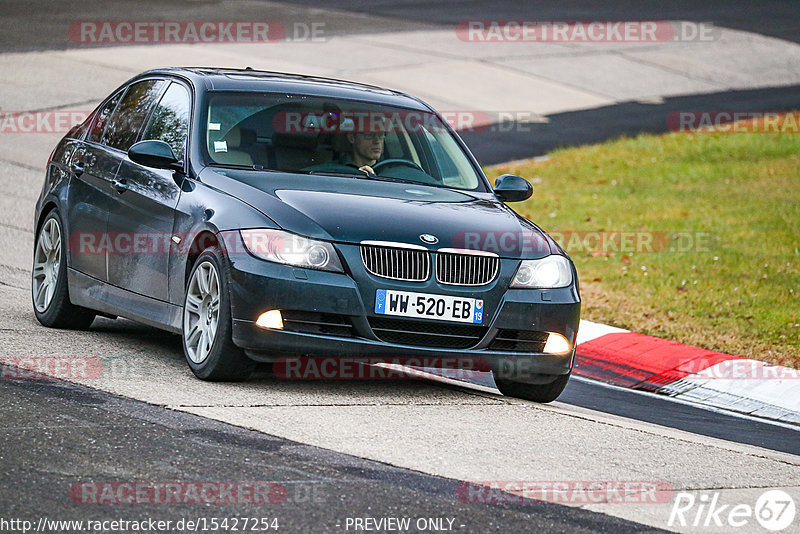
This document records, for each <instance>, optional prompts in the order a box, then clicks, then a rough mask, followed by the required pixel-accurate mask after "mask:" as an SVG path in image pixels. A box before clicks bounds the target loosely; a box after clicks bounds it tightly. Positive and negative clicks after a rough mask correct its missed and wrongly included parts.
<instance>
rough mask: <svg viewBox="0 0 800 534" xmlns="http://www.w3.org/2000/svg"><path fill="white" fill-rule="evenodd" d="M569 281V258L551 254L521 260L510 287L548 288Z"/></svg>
mask: <svg viewBox="0 0 800 534" xmlns="http://www.w3.org/2000/svg"><path fill="white" fill-rule="evenodd" d="M571 283H572V268H571V266H570V264H569V260H568V259H567V258H565V257H564V256H559V255H556V254H553V255H552V256H546V257H544V258H542V259H539V260H523V261H522V263H521V264H520V266H519V269H517V274H515V275H514V279H513V280H512V281H511V287H513V288H540V289H549V288H556V287H567V286H568V285H570V284H571Z"/></svg>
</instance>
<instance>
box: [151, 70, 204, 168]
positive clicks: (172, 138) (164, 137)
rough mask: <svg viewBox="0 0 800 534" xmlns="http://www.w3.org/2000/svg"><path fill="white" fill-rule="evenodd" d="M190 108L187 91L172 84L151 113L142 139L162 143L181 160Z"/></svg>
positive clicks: (181, 86)
mask: <svg viewBox="0 0 800 534" xmlns="http://www.w3.org/2000/svg"><path fill="white" fill-rule="evenodd" d="M191 107H192V102H191V97H190V96H189V91H188V90H187V89H186V88H185V87H184V86H183V85H181V84H179V83H174V82H173V83H172V84H171V85H170V86H169V89H167V92H166V93H164V96H163V97H162V98H161V102H159V104H158V106H157V107H156V109H155V111H154V112H153V115H152V117H151V118H150V123H149V124H148V125H147V129H146V130H145V132H144V136H143V137H142V139H157V140H160V141H164V142H166V143H167V144H168V145H169V146H171V147H172V151H173V152H175V155H176V156H177V157H178V159H183V153H184V150H185V149H186V137H187V135H188V134H189V113H190V111H191Z"/></svg>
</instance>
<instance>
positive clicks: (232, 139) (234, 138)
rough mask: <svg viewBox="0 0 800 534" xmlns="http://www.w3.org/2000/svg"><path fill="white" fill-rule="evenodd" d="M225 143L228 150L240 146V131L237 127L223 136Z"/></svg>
mask: <svg viewBox="0 0 800 534" xmlns="http://www.w3.org/2000/svg"><path fill="white" fill-rule="evenodd" d="M225 143H227V145H228V148H239V145H241V144H242V129H241V128H239V127H238V126H234V127H233V128H231V129H230V130H229V131H228V133H226V134H225Z"/></svg>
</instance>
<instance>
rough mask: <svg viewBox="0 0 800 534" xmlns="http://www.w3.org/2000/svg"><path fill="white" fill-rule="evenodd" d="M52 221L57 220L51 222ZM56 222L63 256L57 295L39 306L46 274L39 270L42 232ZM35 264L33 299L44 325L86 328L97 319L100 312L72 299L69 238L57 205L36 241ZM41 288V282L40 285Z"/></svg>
mask: <svg viewBox="0 0 800 534" xmlns="http://www.w3.org/2000/svg"><path fill="white" fill-rule="evenodd" d="M50 221H54V223H51V222H50ZM53 224H55V225H57V227H58V231H59V241H60V245H59V246H60V247H61V248H60V259H59V261H58V268H57V269H56V270H55V273H56V276H55V284H53V286H54V289H53V295H52V297H51V298H50V301H49V303H47V304H46V306H45V307H44V309H40V306H37V302H36V301H37V280H39V279H40V278H42V277H43V276H44V275H42V274H41V273H39V272H37V271H36V265H37V260H38V259H39V246H40V243H39V241H40V239H42V233H43V232H44V230H45V228H51V227H52V225H53ZM33 247H34V248H33V266H32V267H31V303H32V304H33V313H34V314H35V315H36V319H37V320H38V321H39V322H40V323H41V324H42V325H44V326H47V327H49V328H69V329H74V330H85V329H87V328H89V326H90V325H91V324H92V321H94V318H95V315H96V313H95V312H94V311H92V310H89V309H86V308H83V307H81V306H76V305H75V304H73V303H72V302H70V300H69V284H68V283H67V254H66V252H67V240H66V237H65V235H64V225H63V224H62V223H61V217H60V215H59V213H58V210H56V209H53V210H51V211H50V213H48V214H47V217H45V219H44V221H43V222H42V224H41V226H40V227H39V231H38V232H37V234H36V240H35V242H34V245H33ZM38 288H41V284H39V285H38Z"/></svg>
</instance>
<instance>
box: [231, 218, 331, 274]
mask: <svg viewBox="0 0 800 534" xmlns="http://www.w3.org/2000/svg"><path fill="white" fill-rule="evenodd" d="M239 233H240V234H241V235H242V240H243V241H244V245H245V246H246V247H247V250H249V251H250V253H251V254H253V255H254V256H256V257H259V258H261V259H262V260H267V261H274V262H277V263H283V264H285V265H292V266H294V267H304V268H306V269H319V270H321V271H333V272H335V273H341V272H344V269H342V264H341V262H340V261H339V255H338V254H336V250H335V249H334V248H333V245H332V244H330V243H328V242H327V241H319V240H317V239H309V238H307V237H302V236H299V235H296V234H291V233H289V232H284V231H283V230H271V229H266V228H263V229H262V228H259V229H253V230H239Z"/></svg>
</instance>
